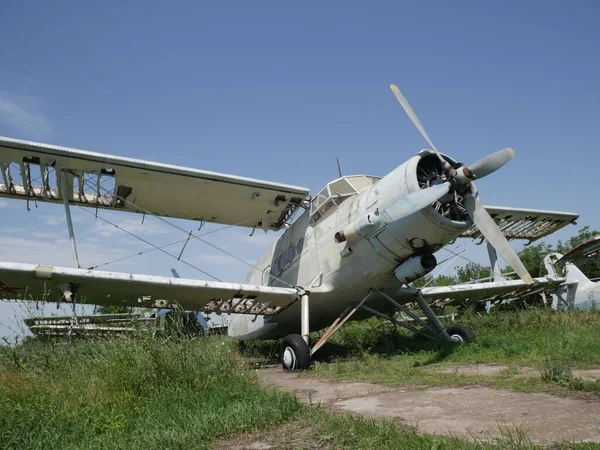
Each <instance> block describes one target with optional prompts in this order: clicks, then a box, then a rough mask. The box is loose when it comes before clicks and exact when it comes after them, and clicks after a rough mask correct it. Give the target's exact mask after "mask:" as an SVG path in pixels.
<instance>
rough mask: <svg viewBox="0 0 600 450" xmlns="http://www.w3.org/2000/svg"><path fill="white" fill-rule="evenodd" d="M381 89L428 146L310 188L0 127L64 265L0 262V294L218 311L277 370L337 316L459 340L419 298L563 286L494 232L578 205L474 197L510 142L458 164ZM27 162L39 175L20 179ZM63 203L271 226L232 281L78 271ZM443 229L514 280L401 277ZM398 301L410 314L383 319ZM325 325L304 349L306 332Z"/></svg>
mask: <svg viewBox="0 0 600 450" xmlns="http://www.w3.org/2000/svg"><path fill="white" fill-rule="evenodd" d="M391 88H392V91H393V92H394V94H395V95H396V98H397V99H398V100H399V101H400V103H401V105H402V107H403V108H404V110H405V111H406V113H407V114H408V115H409V117H410V118H411V120H412V121H413V123H414V124H415V126H416V127H417V128H418V129H419V131H420V132H421V134H422V135H423V137H424V138H425V140H426V141H427V142H428V144H429V146H430V148H431V149H430V150H422V151H420V152H419V153H417V154H416V155H415V156H413V157H411V158H410V159H409V160H408V161H406V162H405V163H403V164H402V165H400V166H399V167H397V168H396V169H394V170H393V171H391V172H390V173H389V174H387V175H386V176H384V177H382V178H380V177H374V176H365V175H355V176H340V178H338V179H336V180H333V181H331V182H330V183H328V184H327V186H325V187H324V188H323V189H322V190H321V191H319V192H318V193H317V194H316V195H314V196H312V197H311V196H309V190H308V189H306V188H302V187H297V186H290V185H285V184H279V183H272V182H267V181H261V180H255V179H249V178H242V177H236V176H231V175H223V174H219V173H213V172H206V171H201V170H196V169H191V168H185V167H177V166H172V165H166V164H159V163H154V162H148V161H141V160H135V159H130V158H123V157H116V156H111V155H105V154H100V153H92V152H88V151H82V150H75V149H70V148H65V147H58V146H52V145H45V144H39V143H34V142H26V141H21V140H15V139H8V138H0V152H1V153H0V155H1V156H0V171H1V175H2V179H1V180H0V196H2V197H7V198H13V199H22V200H27V201H33V200H35V201H45V202H54V203H62V204H64V206H65V211H66V215H67V224H68V228H69V234H70V238H71V243H72V249H73V255H74V260H75V263H76V264H75V265H76V266H77V267H76V268H67V267H55V266H47V265H37V264H21V263H10V262H0V297H1V298H8V299H38V300H39V299H44V300H47V301H62V302H79V303H89V304H96V305H108V304H117V305H129V306H136V307H157V308H181V309H184V310H191V311H198V310H203V311H206V312H222V313H229V314H231V317H230V321H229V328H228V333H229V335H230V336H232V337H234V338H237V339H257V338H260V339H266V338H280V337H283V341H282V351H281V361H282V364H283V366H284V368H286V369H288V370H302V369H305V368H307V367H308V366H309V364H310V360H311V356H312V355H313V354H314V352H316V351H317V350H318V349H319V348H320V347H321V346H322V345H323V344H324V343H325V342H326V341H327V340H328V339H329V338H330V337H331V336H332V335H333V333H335V332H336V331H337V330H338V329H339V328H340V327H341V326H342V325H343V324H344V323H345V322H346V321H347V320H348V319H349V318H350V317H353V318H354V319H360V318H365V317H370V316H372V315H377V316H380V317H384V318H387V319H389V320H391V321H393V322H395V323H396V324H397V325H399V326H402V327H404V328H407V329H409V330H411V331H413V332H416V333H420V334H424V335H426V336H428V337H431V338H434V339H439V340H448V341H451V340H454V341H461V342H462V341H470V340H471V339H472V338H473V336H474V335H473V332H472V330H470V329H468V328H467V327H464V326H460V325H455V326H452V327H450V328H448V329H446V328H445V327H444V326H443V324H442V323H441V321H440V320H439V318H438V317H437V316H436V314H435V312H434V309H432V303H444V302H458V301H460V302H478V301H482V300H488V299H492V300H493V299H496V298H515V297H518V296H523V295H528V294H532V293H538V292H547V291H554V290H556V289H557V288H559V287H561V286H564V285H565V282H566V281H567V278H568V274H567V275H564V274H558V273H556V272H553V273H550V274H549V275H548V276H546V277H541V278H535V279H532V277H531V276H530V274H529V273H528V272H527V270H526V269H525V267H524V266H523V264H522V262H521V261H520V260H519V257H518V256H517V254H516V253H515V251H514V250H513V249H512V248H511V246H510V245H509V243H508V239H527V240H530V241H534V240H536V239H539V238H542V237H544V236H547V235H548V234H550V233H552V232H554V231H556V230H558V229H560V228H562V227H564V226H566V225H567V224H569V223H572V222H574V221H575V219H577V218H578V215H577V214H574V213H565V212H553V211H539V210H526V209H518V208H504V207H495V206H483V205H482V204H481V203H480V201H479V193H478V191H477V189H476V187H475V185H474V183H473V181H474V180H476V179H479V178H483V177H485V176H487V175H489V174H491V173H492V172H495V171H496V170H498V169H499V168H500V167H502V166H503V165H504V164H506V163H507V162H508V161H510V159H512V158H513V156H514V152H513V150H512V149H509V148H507V149H504V150H501V151H499V152H496V153H493V154H491V155H489V156H487V157H485V158H483V159H481V160H480V161H478V162H476V163H475V164H472V165H471V166H466V165H463V164H462V163H458V162H457V160H455V159H453V158H452V157H450V156H448V155H444V154H441V153H440V152H439V151H438V150H437V149H436V147H435V146H434V145H433V143H432V142H431V140H430V139H429V137H428V136H427V134H426V132H425V130H424V128H423V126H422V125H421V123H420V122H419V119H418V118H417V116H416V114H415V113H414V111H413V110H412V108H411V107H410V105H409V104H408V102H407V101H406V99H405V98H404V96H403V95H402V94H401V93H400V91H399V90H398V88H396V87H395V86H394V85H392V86H391ZM33 168H35V170H36V172H35V173H39V174H40V176H39V178H40V181H39V182H33V181H32V177H31V173H32V169H33ZM340 175H341V174H340ZM15 178H19V179H20V182H15ZM17 181H18V180H17ZM107 185H109V186H110V188H105V187H106V186H107ZM71 204H76V205H80V206H84V207H90V208H99V209H107V210H115V211H128V212H135V213H140V214H147V215H153V216H156V217H158V218H159V219H160V220H162V221H165V222H169V223H171V222H170V221H169V219H168V218H181V219H189V220H193V221H203V222H214V223H221V224H232V225H239V226H245V227H250V228H262V229H263V230H265V231H268V230H280V229H285V232H283V233H282V234H281V236H280V237H279V239H278V240H277V241H276V242H275V244H274V245H273V246H272V247H271V248H270V249H269V250H268V251H267V252H266V253H265V254H264V255H263V256H262V257H261V258H260V259H259V260H258V262H256V263H255V264H252V268H251V271H250V273H249V274H248V277H247V280H246V283H245V284H238V283H225V282H214V281H200V280H193V279H181V278H170V277H159V276H149V275H139V274H131V273H115V272H105V271H98V270H90V269H87V270H86V269H82V268H79V262H78V257H77V248H76V245H75V235H74V233H73V228H72V224H71V219H70V210H69V206H70V205H71ZM298 210H303V212H302V214H301V215H300V216H299V217H297V218H296V219H295V220H293V219H294V215H295V213H296V212H297V211H298ZM171 224H172V225H173V226H175V227H177V228H179V229H180V230H181V231H182V232H184V233H185V234H186V235H188V231H187V230H185V229H183V228H181V227H178V226H177V225H175V224H173V223H171ZM190 237H191V238H194V239H199V240H201V241H203V242H205V243H207V244H208V245H212V244H210V243H209V242H207V241H205V240H203V239H202V238H201V237H200V236H198V235H197V234H190ZM457 238H471V239H481V240H484V239H485V240H486V241H487V242H488V249H489V250H490V255H491V256H490V257H491V260H492V265H497V256H496V254H497V253H498V254H500V255H501V256H502V257H503V258H504V259H505V260H506V262H507V263H508V264H509V265H510V266H511V267H512V268H513V270H514V271H515V272H516V273H517V274H518V276H519V277H520V279H518V280H504V279H496V280H494V281H490V282H486V283H479V284H465V285H455V286H449V287H429V288H424V289H421V290H419V289H415V288H412V287H410V286H409V283H411V282H412V281H414V280H416V279H418V278H420V277H422V276H424V275H426V274H427V273H429V272H431V271H432V270H433V269H434V268H435V267H436V264H437V262H436V258H435V256H434V253H435V252H437V251H438V250H440V249H441V248H442V247H444V246H446V245H448V244H449V243H452V242H454V241H455V240H456V239H457ZM414 307H419V308H420V309H421V310H422V312H423V314H415V313H414V312H413V308H414ZM398 310H400V311H402V312H404V313H405V314H408V315H409V316H410V317H411V318H412V319H413V321H412V322H410V323H409V322H404V321H398V320H396V319H395V318H394V316H393V315H392V313H393V312H395V311H398ZM423 316H424V317H426V318H427V319H428V320H423V319H422V317H423ZM327 326H329V328H328V329H327V331H326V332H325V333H324V334H323V336H322V338H321V339H320V340H319V342H317V343H316V344H315V345H314V346H313V347H312V348H310V347H309V342H308V334H309V332H310V331H311V330H319V329H323V328H325V327H327Z"/></svg>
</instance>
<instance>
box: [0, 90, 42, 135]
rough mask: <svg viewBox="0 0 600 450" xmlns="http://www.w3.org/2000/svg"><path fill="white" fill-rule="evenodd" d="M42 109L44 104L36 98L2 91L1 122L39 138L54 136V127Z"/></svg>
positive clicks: (0, 97)
mask: <svg viewBox="0 0 600 450" xmlns="http://www.w3.org/2000/svg"><path fill="white" fill-rule="evenodd" d="M42 109H43V107H42V103H41V102H40V100H38V99H36V98H35V97H32V96H29V95H15V94H12V93H10V92H7V91H0V122H4V123H6V124H7V125H10V126H11V127H13V128H15V129H17V130H19V131H22V132H24V133H28V134H33V135H35V136H37V137H45V136H48V135H50V134H52V132H53V131H54V127H53V126H52V123H51V122H50V120H49V119H48V118H47V117H46V116H45V115H44V113H43V112H42Z"/></svg>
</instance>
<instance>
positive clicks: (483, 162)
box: [469, 148, 515, 178]
mask: <svg viewBox="0 0 600 450" xmlns="http://www.w3.org/2000/svg"><path fill="white" fill-rule="evenodd" d="M514 157H515V151H514V150H513V149H512V148H505V149H504V150H500V151H497V152H496V153H492V154H491V155H488V156H486V157H485V158H481V159H480V160H479V161H477V162H476V163H475V164H473V165H471V166H469V170H470V171H471V172H472V173H473V175H474V177H475V178H483V177H486V176H488V175H489V174H490V173H492V172H495V171H496V170H498V169H499V168H500V167H502V166H503V165H504V164H506V163H507V162H509V161H510V160H511V159H513V158H514Z"/></svg>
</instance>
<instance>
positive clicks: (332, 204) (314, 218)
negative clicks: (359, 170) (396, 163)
mask: <svg viewBox="0 0 600 450" xmlns="http://www.w3.org/2000/svg"><path fill="white" fill-rule="evenodd" d="M379 180H381V177H372V176H369V175H350V176H347V177H341V178H338V179H337V180H333V181H331V182H329V183H327V186H325V187H324V188H323V189H321V190H320V191H319V193H318V194H317V195H315V196H314V197H313V199H312V201H311V208H310V223H317V222H318V221H319V220H321V219H322V218H323V217H325V216H328V215H329V214H330V213H331V212H333V211H335V210H336V209H337V207H338V205H340V204H341V203H343V202H344V201H345V200H347V199H348V198H350V197H352V196H353V195H355V194H358V193H359V192H362V191H364V190H365V189H368V188H370V187H371V186H373V185H374V184H375V183H377V182H378V181H379Z"/></svg>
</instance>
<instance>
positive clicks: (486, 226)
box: [465, 195, 533, 284]
mask: <svg viewBox="0 0 600 450" xmlns="http://www.w3.org/2000/svg"><path fill="white" fill-rule="evenodd" d="M465 208H466V209H467V212H468V213H469V216H471V219H473V223H474V224H475V225H476V226H477V228H479V231H481V234H483V236H484V237H485V238H486V239H487V240H488V242H489V243H490V244H491V245H492V247H494V248H495V249H496V252H498V253H499V254H500V256H502V257H503V258H504V260H505V261H506V262H507V263H508V265H509V266H510V267H512V268H513V270H514V271H515V272H516V273H517V275H519V276H520V277H521V280H523V281H524V282H525V283H527V284H533V279H532V278H531V275H529V272H528V271H527V269H526V268H525V266H524V265H523V263H522V262H521V260H520V259H519V255H517V252H515V251H514V249H513V248H512V247H511V246H510V244H509V243H508V240H506V238H505V237H504V234H502V231H501V230H500V228H498V225H496V222H494V219H492V218H491V217H490V215H489V214H488V212H487V211H486V210H485V208H484V207H483V205H482V204H481V202H480V201H479V199H477V198H476V197H475V196H473V195H471V196H469V197H467V198H465Z"/></svg>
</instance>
